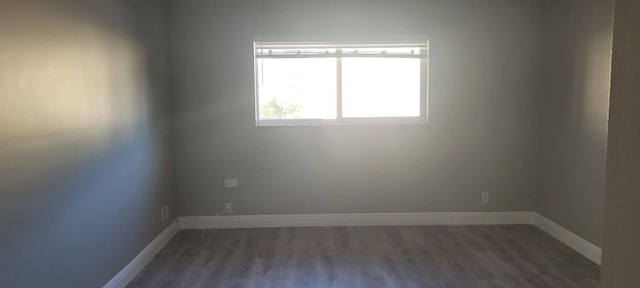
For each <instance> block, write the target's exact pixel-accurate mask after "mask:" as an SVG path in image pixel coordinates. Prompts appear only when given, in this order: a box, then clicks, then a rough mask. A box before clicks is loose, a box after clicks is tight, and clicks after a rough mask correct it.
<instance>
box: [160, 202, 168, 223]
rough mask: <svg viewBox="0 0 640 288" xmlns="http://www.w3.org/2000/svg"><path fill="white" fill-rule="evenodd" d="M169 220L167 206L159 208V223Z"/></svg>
mask: <svg viewBox="0 0 640 288" xmlns="http://www.w3.org/2000/svg"><path fill="white" fill-rule="evenodd" d="M167 219H169V205H164V206H162V207H160V221H164V220H167Z"/></svg>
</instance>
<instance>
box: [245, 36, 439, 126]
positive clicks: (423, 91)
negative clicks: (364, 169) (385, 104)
mask: <svg viewBox="0 0 640 288" xmlns="http://www.w3.org/2000/svg"><path fill="white" fill-rule="evenodd" d="M393 39H394V40H391V41H322V42H318V41H273V40H271V41H265V38H255V39H254V42H253V50H252V52H253V60H254V85H255V86H254V87H255V101H254V106H255V120H256V121H255V122H256V126H313V125H420V124H426V123H427V121H428V117H427V116H428V115H427V114H428V99H429V97H428V95H429V40H428V37H425V36H420V37H418V38H417V39H418V40H416V38H415V37H412V38H411V39H412V40H406V39H405V40H400V41H398V40H397V37H395V38H393ZM260 45H282V46H287V45H291V46H300V47H303V46H305V45H310V46H314V47H317V46H321V45H326V46H327V47H354V46H358V45H361V46H362V47H380V46H381V45H385V46H386V45H388V46H389V47H409V46H411V47H423V49H421V53H420V57H419V58H420V115H419V116H417V117H362V118H356V117H347V118H344V117H342V95H341V94H342V93H341V90H342V88H341V86H342V84H341V80H342V75H341V67H340V66H341V65H340V62H341V61H340V59H341V56H337V58H338V64H337V66H338V67H340V68H337V69H338V73H337V75H336V77H337V85H338V87H339V88H338V91H337V93H336V94H337V95H336V97H337V100H336V101H337V102H336V106H337V107H336V109H337V111H336V113H337V116H336V119H260V104H259V103H260V95H259V93H260V91H259V90H260V89H259V87H260V86H259V82H258V81H259V79H258V75H259V71H258V61H259V60H258V59H259V58H258V57H257V55H256V54H257V51H258V49H259V48H258V47H259V46H260ZM337 54H338V55H340V53H337ZM350 56H353V55H350ZM376 57H383V56H382V55H380V56H376ZM292 58H294V57H292ZM389 58H394V57H393V56H389ZM395 58H399V57H395Z"/></svg>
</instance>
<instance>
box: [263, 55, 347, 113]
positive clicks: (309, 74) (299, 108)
mask: <svg viewBox="0 0 640 288" xmlns="http://www.w3.org/2000/svg"><path fill="white" fill-rule="evenodd" d="M257 69H258V71H257V72H258V85H259V89H260V90H259V91H260V94H259V95H260V101H259V104H260V107H259V111H260V119H335V118H336V113H337V111H336V108H335V107H336V97H335V95H336V89H337V88H336V59H335V58H294V59H287V58H285V59H261V60H260V61H258V67H257Z"/></svg>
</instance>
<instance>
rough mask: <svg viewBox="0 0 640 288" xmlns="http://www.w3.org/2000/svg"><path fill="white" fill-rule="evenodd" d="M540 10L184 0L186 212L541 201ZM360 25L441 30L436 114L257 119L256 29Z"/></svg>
mask: <svg viewBox="0 0 640 288" xmlns="http://www.w3.org/2000/svg"><path fill="white" fill-rule="evenodd" d="M538 20H539V4H538V1H533V0H531V1H529V0H515V1H514V0H485V1H475V0H455V1H439V0H432V1H426V0H420V1H410V0H409V1H406V0H403V1H274V0H266V1H265V0H259V1H251V0H243V1H173V2H170V27H171V28H170V32H171V35H173V36H172V37H173V38H172V41H171V49H170V50H171V53H172V65H173V66H172V70H173V73H172V75H173V77H172V83H173V85H174V91H173V94H174V96H175V97H174V100H173V101H174V102H173V105H174V107H175V111H176V139H179V141H178V142H177V143H176V152H177V154H176V162H177V166H176V174H177V179H179V181H178V184H177V185H178V191H179V192H178V193H179V201H178V202H179V212H180V215H183V216H190V215H211V214H212V213H214V212H217V211H220V210H222V209H223V203H225V202H231V203H233V204H234V213H235V214H288V213H341V212H344V213H358V212H410V211H531V210H533V208H534V190H535V175H536V171H535V169H536V165H535V163H536V160H535V154H536V151H537V148H536V147H537V141H536V137H537V135H536V133H535V132H532V131H536V123H535V119H536V112H535V109H533V108H532V107H535V101H534V96H535V91H536V89H537V84H538V83H537V78H538V77H537V70H536V67H537V60H538V59H537V55H538V54H537V53H538V45H537V44H536V43H537V40H538V39H537V35H538V31H537V29H538ZM359 34H365V35H376V34H382V35H389V34H391V35H393V34H425V35H429V36H430V37H431V40H432V42H431V48H432V49H431V89H430V99H429V124H428V125H426V126H348V127H345V126H334V127H328V126H325V127H255V124H254V121H255V120H254V85H253V83H254V82H253V60H252V38H253V37H254V36H265V35H266V36H270V35H275V36H292V37H296V36H304V35H341V36H348V35H359ZM231 177H232V178H239V179H240V188H239V189H235V190H225V189H224V188H223V179H224V178H231ZM481 192H490V193H491V204H490V205H481V204H480V193H481Z"/></svg>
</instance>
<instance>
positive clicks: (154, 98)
mask: <svg viewBox="0 0 640 288" xmlns="http://www.w3.org/2000/svg"><path fill="white" fill-rule="evenodd" d="M160 3H161V2H159V1H151V0H149V1H137V0H136V1H124V0H122V1H102V0H93V1H87V0H56V1H25V0H3V1H1V2H0V231H1V232H0V234H1V236H0V287H83V288H84V287H102V286H103V285H104V284H106V282H107V281H109V279H110V278H111V277H113V276H114V275H115V274H116V273H117V272H119V271H120V269H122V268H123V267H124V266H125V265H126V264H127V263H129V261H131V260H132V259H133V257H135V255H136V254H137V253H139V252H140V251H141V250H142V249H143V248H144V247H145V246H146V245H147V244H148V243H149V242H150V241H151V240H152V239H153V238H154V237H156V236H157V235H158V234H159V233H160V232H161V231H162V230H163V229H164V228H165V227H166V226H167V225H168V224H169V221H165V222H161V221H160V219H159V218H160V216H159V215H160V208H159V207H160V206H161V205H164V204H169V205H170V206H171V207H172V208H175V202H176V201H175V200H176V199H175V198H176V197H175V193H174V192H173V189H172V187H171V185H172V183H171V180H170V179H171V175H172V172H171V170H170V169H169V167H171V166H170V165H171V163H169V160H170V159H169V158H168V157H167V155H168V153H167V152H168V149H169V148H170V146H169V142H168V141H167V138H168V137H167V136H168V131H169V130H168V125H167V123H168V118H167V116H168V114H167V109H166V108H167V107H166V106H167V105H166V104H167V99H166V97H167V95H168V93H167V87H166V83H167V79H168V76H167V73H166V72H167V69H166V60H165V59H166V57H165V56H166V55H165V54H166V48H165V47H166V40H167V39H166V36H165V34H166V30H167V29H166V26H165V25H166V11H165V9H166V7H164V5H163V4H160ZM174 211H175V209H174ZM174 215H175V213H174Z"/></svg>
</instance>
